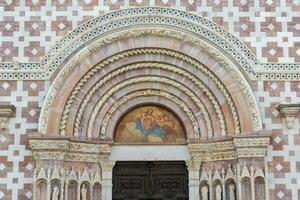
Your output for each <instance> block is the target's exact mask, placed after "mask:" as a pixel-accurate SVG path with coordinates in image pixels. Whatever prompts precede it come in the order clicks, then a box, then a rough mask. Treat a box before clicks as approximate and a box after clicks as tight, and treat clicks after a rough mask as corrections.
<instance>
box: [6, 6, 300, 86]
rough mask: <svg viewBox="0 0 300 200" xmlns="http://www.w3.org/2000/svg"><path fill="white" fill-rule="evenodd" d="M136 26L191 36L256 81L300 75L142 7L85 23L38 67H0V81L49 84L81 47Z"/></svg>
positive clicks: (184, 20) (233, 41) (197, 24)
mask: <svg viewBox="0 0 300 200" xmlns="http://www.w3.org/2000/svg"><path fill="white" fill-rule="evenodd" d="M137 25H138V26H149V25H159V26H166V28H170V26H171V25H172V26H174V27H176V28H180V29H182V30H185V31H189V32H193V33H195V34H197V35H199V37H202V38H204V40H207V41H208V42H210V43H212V44H214V45H215V46H217V47H218V49H219V50H220V51H224V52H225V53H226V54H227V55H230V57H232V59H233V60H235V61H236V62H237V63H239V65H240V66H241V67H242V68H243V69H244V70H245V71H246V72H247V73H248V74H249V75H250V77H253V78H255V79H276V80H283V79H292V80H297V79H299V78H300V73H297V72H298V71H299V70H300V64H299V63H295V64H284V63H278V64H274V63H259V61H258V60H257V58H255V56H254V55H253V53H252V52H251V51H250V50H249V49H248V48H247V47H246V45H244V44H243V43H242V42H241V41H239V39H238V38H236V37H235V36H233V35H232V34H230V33H228V31H226V30H225V29H224V28H222V27H221V26H219V25H217V24H215V23H213V22H211V21H209V20H207V19H205V18H203V17H200V16H197V15H194V14H190V13H188V12H184V11H180V10H176V9H173V8H162V7H142V8H130V9H125V10H119V11H115V12H111V13H108V14H105V15H102V16H100V17H97V18H95V19H92V20H90V21H87V22H86V23H84V24H82V25H81V26H79V27H78V28H77V29H75V30H74V31H72V32H70V33H69V34H67V35H66V36H65V37H64V38H62V39H61V40H60V41H58V42H57V43H56V45H55V46H54V47H53V48H52V49H51V50H50V52H48V54H47V55H46V56H45V57H44V58H43V59H42V61H41V62H39V63H16V62H15V63H0V69H1V73H0V80H16V79H17V80H28V79H30V80H32V79H39V80H48V79H50V77H51V75H52V74H53V72H54V71H55V70H56V69H57V68H58V66H59V65H60V64H61V63H62V62H63V61H64V60H65V59H67V58H68V56H69V55H71V54H72V53H73V52H74V51H76V50H77V49H79V48H80V47H81V46H82V45H84V44H87V43H88V42H89V41H91V40H93V39H95V38H96V37H98V36H100V35H103V34H107V32H116V30H117V29H122V28H123V29H124V28H126V27H129V26H137ZM253 66H254V67H253ZM283 70H284V71H283Z"/></svg>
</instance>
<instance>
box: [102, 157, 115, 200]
mask: <svg viewBox="0 0 300 200" xmlns="http://www.w3.org/2000/svg"><path fill="white" fill-rule="evenodd" d="M100 165H101V168H102V199H105V200H111V199H112V186H113V184H112V172H113V167H114V166H115V161H110V160H102V161H100Z"/></svg>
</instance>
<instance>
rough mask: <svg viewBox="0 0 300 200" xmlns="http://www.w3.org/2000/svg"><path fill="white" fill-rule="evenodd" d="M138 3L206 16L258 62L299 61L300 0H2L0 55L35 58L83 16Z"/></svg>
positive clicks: (22, 59)
mask: <svg viewBox="0 0 300 200" xmlns="http://www.w3.org/2000/svg"><path fill="white" fill-rule="evenodd" d="M138 6H166V7H176V8H177V9H180V10H186V11H189V12H192V13H195V14H197V15H200V16H203V17H206V18H207V19H210V20H212V21H214V22H215V23H217V24H219V25H221V26H223V27H224V28H226V29H227V30H229V32H231V33H233V34H234V35H235V36H238V37H239V38H240V39H241V40H242V41H243V42H245V44H246V45H247V46H248V47H249V48H250V49H251V50H252V51H253V52H254V54H256V56H257V57H258V58H259V60H260V61H261V62H284V63H293V62H300V1H299V0H286V1H285V0H234V1H233V0H230V1H227V0H25V1H21V0H0V13H1V14H0V57H1V59H0V61H2V62H12V61H17V62H28V61H39V60H40V59H41V57H43V56H44V55H45V54H46V52H47V51H49V49H50V48H51V46H53V45H54V43H55V42H56V41H58V40H59V39H61V38H62V37H63V36H64V35H66V33H68V32H70V31H71V30H73V29H75V27H77V26H78V25H79V24H81V23H83V22H84V21H87V20H88V19H91V18H94V17H96V16H99V15H101V14H104V13H107V12H109V11H113V10H117V9H120V8H130V7H138Z"/></svg>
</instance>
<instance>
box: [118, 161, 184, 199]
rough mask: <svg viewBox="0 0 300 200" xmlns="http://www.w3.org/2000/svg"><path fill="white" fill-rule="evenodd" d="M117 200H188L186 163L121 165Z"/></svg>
mask: <svg viewBox="0 0 300 200" xmlns="http://www.w3.org/2000/svg"><path fill="white" fill-rule="evenodd" d="M113 200H188V172H187V169H186V166H185V162H117V163H116V166H115V167H114V170H113Z"/></svg>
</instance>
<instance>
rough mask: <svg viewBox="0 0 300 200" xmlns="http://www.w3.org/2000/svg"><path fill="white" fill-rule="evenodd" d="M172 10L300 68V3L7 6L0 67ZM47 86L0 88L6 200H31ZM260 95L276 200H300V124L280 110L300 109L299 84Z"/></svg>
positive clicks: (69, 1) (35, 1) (113, 0)
mask: <svg viewBox="0 0 300 200" xmlns="http://www.w3.org/2000/svg"><path fill="white" fill-rule="evenodd" d="M138 6H165V7H173V8H177V9H180V10H185V11H189V12H192V13H195V14H197V15H199V16H203V17H205V18H207V19H209V20H212V21H213V22H215V23H217V24H219V25H221V26H222V27H224V28H225V29H227V30H228V31H229V32H230V33H232V34H233V35H235V36H237V37H238V38H239V39H240V40H241V41H243V42H244V43H245V44H246V45H247V46H248V47H249V49H250V50H252V51H253V53H254V54H255V55H256V56H257V58H258V59H259V61H260V62H279V63H293V62H300V0H288V1H280V0H259V1H256V0H236V1H225V0H26V1H21V0H0V62H38V61H40V60H41V58H42V57H43V56H44V55H45V54H46V53H47V52H48V51H49V50H50V48H51V47H52V46H54V44H55V42H57V41H58V40H59V39H61V38H62V37H63V36H65V35H66V34H67V33H69V32H70V31H71V30H74V29H75V28H76V27H77V26H78V25H80V24H82V23H83V22H85V21H87V20H89V19H92V18H94V17H97V16H100V15H102V14H104V13H107V12H109V11H113V10H117V9H120V8H131V7H138ZM48 87H49V82H48V81H0V103H3V102H5V103H10V104H13V105H15V106H16V117H15V118H11V119H10V122H9V126H8V128H7V129H2V130H1V131H0V200H11V199H12V200H17V199H19V200H21V199H22V200H23V199H31V198H32V187H31V183H32V178H31V177H32V170H33V168H34V165H35V163H33V162H32V161H31V157H30V155H31V152H30V151H29V150H28V149H27V143H28V140H27V136H26V134H27V133H31V132H35V131H37V127H38V124H37V123H38V117H39V113H40V108H41V106H42V103H43V99H44V97H45V94H46V91H47V89H48ZM253 90H254V91H255V95H256V98H257V101H258V103H259V107H260V112H261V114H262V118H263V125H264V128H265V129H271V130H272V137H271V145H270V146H269V150H268V157H267V160H266V161H267V163H268V166H269V190H270V199H272V200H273V199H274V200H283V199H286V200H287V199H289V200H290V199H292V200H297V199H300V186H299V185H300V119H299V116H298V118H297V122H296V123H295V126H294V128H293V129H287V128H286V127H285V126H284V124H283V123H282V121H281V117H280V114H279V113H278V111H277V110H276V109H275V108H276V107H277V105H278V104H279V103H281V102H291V103H296V102H300V81H293V82H287V81H286V82H284V81H258V82H253Z"/></svg>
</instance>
